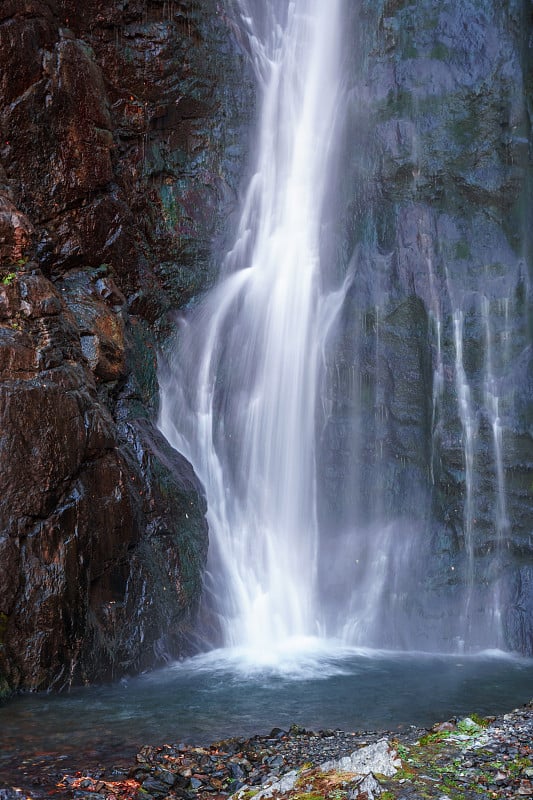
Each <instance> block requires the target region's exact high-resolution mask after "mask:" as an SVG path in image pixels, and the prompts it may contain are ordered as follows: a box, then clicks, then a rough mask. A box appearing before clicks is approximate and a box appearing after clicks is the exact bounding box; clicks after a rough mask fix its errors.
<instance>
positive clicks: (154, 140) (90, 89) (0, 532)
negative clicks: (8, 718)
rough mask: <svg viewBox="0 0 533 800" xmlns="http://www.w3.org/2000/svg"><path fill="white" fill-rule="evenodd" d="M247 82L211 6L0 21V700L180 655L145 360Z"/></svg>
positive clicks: (226, 195) (191, 579)
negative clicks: (0, 696)
mask: <svg viewBox="0 0 533 800" xmlns="http://www.w3.org/2000/svg"><path fill="white" fill-rule="evenodd" d="M251 85H252V84H251V77H250V75H249V72H248V68H247V62H246V59H245V55H244V53H243V52H242V51H241V50H240V47H239V45H238V44H237V40H236V37H235V36H234V33H233V32H232V29H231V26H230V23H229V21H228V19H227V18H226V17H225V15H224V13H223V12H222V10H221V8H220V7H219V6H218V4H217V3H215V2H214V0H213V2H211V0H208V1H207V2H205V1H204V2H194V0H190V1H189V0H183V2H167V1H166V0H160V2H158V0H153V1H152V0H149V2H140V1H134V2H127V0H121V1H120V2H116V1H115V0H113V2H111V0H102V1H100V0H88V1H87V2H85V3H83V4H82V5H80V4H79V3H77V2H70V1H69V0H7V2H4V3H2V8H1V10H0V128H1V141H0V257H1V267H0V459H1V464H2V492H1V495H0V587H1V593H0V692H1V691H4V692H5V691H9V690H12V689H16V688H31V689H44V688H48V687H54V688H61V687H63V686H65V685H68V684H69V683H70V682H72V681H75V682H80V681H92V680H98V679H105V678H115V677H118V676H119V675H121V674H124V673H131V672H137V671H139V670H141V669H143V668H145V667H148V666H153V665H154V664H158V663H159V664H161V663H164V662H165V661H166V660H168V659H169V658H171V657H177V656H180V655H184V654H186V653H187V652H190V650H191V647H192V646H193V642H194V636H195V634H194V618H195V613H196V609H197V606H198V600H199V596H200V593H201V583H202V571H203V568H204V564H205V557H206V552H207V525H206V521H205V510H206V506H205V497H204V492H203V488H202V486H201V485H200V483H199V481H198V479H197V478H196V476H195V475H194V473H193V470H192V468H191V466H190V464H188V463H187V462H186V460H185V459H184V458H182V457H181V456H179V455H178V454H177V453H175V452H174V451H172V450H171V448H170V447H169V446H168V445H167V444H166V442H165V441H164V440H163V438H162V437H161V435H160V434H159V432H158V431H157V429H156V428H155V426H154V419H155V418H156V415H157V377H156V370H157V349H158V346H159V344H160V343H161V341H163V340H164V338H165V336H166V335H167V333H168V332H169V331H170V330H171V328H172V317H171V313H170V312H171V310H173V309H176V308H178V307H179V306H180V305H183V304H184V303H186V302H187V301H188V300H189V299H190V298H191V297H192V296H193V295H194V294H196V293H197V292H199V291H200V290H201V289H202V288H204V287H205V286H206V285H208V284H209V283H210V281H211V280H212V275H211V267H210V263H211V262H210V260H211V253H212V252H213V249H217V247H218V248H221V247H223V241H224V236H225V231H226V230H227V229H228V218H229V217H230V215H231V213H232V211H233V209H234V205H235V203H236V197H237V187H238V184H239V176H240V174H241V172H242V163H243V157H244V146H245V144H246V142H247V134H246V125H247V123H248V120H249V118H250V115H251V114H252V113H253V102H252V97H253V95H252V92H251ZM243 143H244V144H243Z"/></svg>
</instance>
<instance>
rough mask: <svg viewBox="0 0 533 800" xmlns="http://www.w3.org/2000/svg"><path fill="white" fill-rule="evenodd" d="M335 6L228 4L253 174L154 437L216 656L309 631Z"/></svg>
mask: <svg viewBox="0 0 533 800" xmlns="http://www.w3.org/2000/svg"><path fill="white" fill-rule="evenodd" d="M341 2H342V0H328V2H327V3H325V2H324V0H290V2H287V0H239V2H238V10H239V15H240V24H241V26H242V27H243V28H244V29H245V30H246V33H247V37H248V41H249V42H250V46H251V48H252V54H253V59H254V66H255V70H256V73H257V79H258V83H259V89H260V97H261V107H260V109H261V110H260V121H259V126H258V132H257V144H256V164H255V169H254V173H253V176H252V178H251V180H250V183H249V186H248V189H247V192H246V195H245V198H244V203H243V208H242V214H241V218H240V223H239V226H238V231H237V236H236V240H235V244H234V246H233V248H232V250H231V251H230V252H229V253H228V255H227V257H226V259H225V262H224V264H223V269H222V276H221V279H220V281H219V283H218V285H217V286H216V287H215V288H214V289H213V290H212V292H210V293H209V294H208V295H207V296H206V297H205V299H204V300H203V301H202V302H201V304H200V305H199V306H198V307H196V308H195V309H194V310H193V311H192V312H191V313H189V314H188V315H187V316H185V317H184V318H183V319H182V320H181V322H180V325H179V330H178V343H177V346H176V354H175V357H174V360H173V363H172V365H171V369H170V370H169V371H168V373H167V374H166V376H162V378H161V416H160V427H161V430H162V431H163V433H164V434H165V435H166V437H167V438H168V440H169V441H170V442H171V443H172V444H173V445H174V446H175V447H176V448H177V449H179V450H180V451H181V452H183V453H184V454H185V455H186V456H187V457H188V458H189V459H190V460H191V462H192V463H193V465H194V467H195V469H196V471H197V473H198V474H199V476H200V478H201V480H202V481H203V483H204V486H205V488H206V494H207V498H208V509H209V510H208V521H209V527H210V536H211V543H210V556H209V558H210V563H209V570H210V572H211V574H212V575H213V576H214V577H213V592H214V595H215V604H216V608H217V611H218V613H219V616H220V620H221V623H220V624H221V627H222V633H223V639H224V643H225V644H226V645H233V646H235V645H241V644H242V645H247V646H254V647H257V648H263V649H266V648H268V647H269V646H271V645H272V644H273V643H276V642H279V641H280V640H283V639H287V638H288V637H302V636H309V635H313V634H316V633H318V632H319V628H320V619H319V614H318V611H317V609H318V607H319V606H318V603H317V602H316V592H317V586H316V583H317V552H318V523H317V509H316V452H315V451H316V444H315V441H316V437H315V427H316V415H317V408H316V406H317V386H318V384H319V380H320V373H321V370H322V367H323V356H322V354H323V350H324V347H325V343H326V339H327V336H328V331H329V329H330V327H331V325H332V323H333V321H334V319H335V316H336V314H337V313H338V310H339V309H340V307H341V304H342V300H343V297H344V287H341V288H339V289H337V290H336V291H326V290H325V289H324V285H330V283H331V281H328V282H325V281H324V275H323V272H324V265H323V264H322V258H321V249H322V213H323V206H324V203H325V197H326V192H327V188H328V186H327V178H328V174H329V173H330V171H331V169H332V166H333V162H334V159H335V142H336V138H335V135H336V130H337V127H338V123H339V114H340V108H341V103H340V96H341V80H340V73H341V70H340V66H341V65H340V41H339V40H340V24H341Z"/></svg>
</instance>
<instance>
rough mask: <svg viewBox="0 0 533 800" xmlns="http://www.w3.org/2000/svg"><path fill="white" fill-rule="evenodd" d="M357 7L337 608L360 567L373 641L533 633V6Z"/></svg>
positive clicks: (333, 361) (342, 189)
mask: <svg viewBox="0 0 533 800" xmlns="http://www.w3.org/2000/svg"><path fill="white" fill-rule="evenodd" d="M350 15H351V20H350V23H349V24H348V23H347V26H346V30H347V31H349V34H348V35H349V36H350V37H351V47H350V52H351V53H352V54H353V58H352V75H353V83H352V85H351V86H350V93H349V97H350V111H349V119H348V122H347V126H346V135H345V141H344V143H343V154H342V158H341V159H340V162H341V164H342V167H343V172H342V174H340V175H339V176H337V183H336V191H337V194H338V197H339V201H338V203H337V204H335V203H334V204H333V214H332V221H331V225H332V226H334V225H335V224H336V226H337V228H336V229H337V231H338V237H339V239H340V240H342V242H343V247H344V252H346V253H347V256H346V258H345V263H346V268H347V271H349V272H351V274H352V284H351V289H350V291H349V296H348V299H347V302H346V305H345V308H344V310H343V322H342V325H341V330H340V333H339V336H338V341H337V342H336V343H334V344H332V347H331V353H330V354H329V357H328V364H327V384H328V385H329V387H330V388H329V390H328V392H329V394H328V397H327V398H326V399H327V403H326V404H325V407H326V408H327V409H328V411H327V414H326V416H325V418H324V420H323V430H324V435H323V442H322V464H321V471H322V472H323V474H324V475H325V476H326V479H327V480H326V486H325V489H324V491H323V493H322V525H323V527H324V528H325V529H332V530H333V531H335V530H337V531H340V533H339V534H337V536H339V537H341V536H342V537H344V538H338V539H337V542H336V544H335V540H334V541H333V545H332V540H331V538H330V539H329V540H328V546H327V548H325V551H324V555H323V575H324V577H323V584H324V585H325V587H326V589H327V591H328V592H329V595H330V598H331V602H332V606H333V607H336V605H337V604H338V597H339V596H341V597H342V596H344V597H345V596H346V593H350V592H351V591H352V587H353V584H354V583H355V584H357V586H358V587H359V590H360V591H359V594H358V596H356V597H355V600H354V603H355V606H354V608H356V614H355V616H358V618H359V620H360V621H362V622H361V639H362V640H366V641H368V638H370V639H372V638H373V639H374V641H375V643H377V644H388V645H390V644H392V643H396V644H397V645H400V646H434V643H435V641H437V642H440V643H441V646H442V645H444V646H445V647H452V648H453V647H456V646H458V645H461V642H460V641H459V640H460V639H463V640H464V641H465V642H466V646H468V645H472V646H474V647H476V646H480V647H483V646H487V644H488V643H494V642H495V641H498V642H499V644H500V645H501V646H504V647H510V648H512V649H517V650H521V651H523V652H528V653H531V652H533V629H532V627H531V620H532V619H533V605H532V593H531V586H532V576H533V549H532V540H531V531H532V529H533V507H532V504H531V498H532V494H531V486H532V477H533V442H532V436H533V430H532V428H531V420H532V418H533V417H532V410H533V409H532V405H531V397H532V383H531V381H532V376H533V362H532V349H531V319H530V309H531V299H532V297H531V291H532V289H531V287H532V285H533V283H532V274H533V273H532V263H533V261H532V259H533V251H532V239H531V225H530V224H529V222H528V213H529V209H530V206H531V199H532V196H533V195H532V191H533V175H532V168H531V146H532V145H531V86H530V82H529V77H528V76H530V74H531V49H528V43H527V36H528V35H529V34H528V33H526V32H527V31H529V30H530V24H531V19H530V10H528V9H527V8H526V4H523V3H521V2H511V3H507V2H505V3H504V2H501V1H500V0H491V2H488V3H487V2H477V0H460V1H459V2H443V3H438V4H435V3H433V2H430V1H429V0H428V2H425V0H423V1H422V2H418V3H409V2H400V1H398V2H390V1H389V0H382V2H377V3H374V2H366V0H363V1H362V2H361V3H360V4H353V7H351V11H350ZM335 218H336V220H337V221H336V222H335ZM528 309H529V311H528ZM339 487H343V488H341V489H340V490H339ZM332 521H333V524H332ZM343 532H344V533H343ZM334 535H335V534H333V536H334ZM369 539H372V540H373V541H374V546H369V545H368V541H369ZM347 541H348V542H349V544H348V545H346V542H347ZM347 547H349V548H351V550H350V551H349V552H347V549H346V548H347ZM335 551H337V552H340V553H341V554H342V555H340V556H338V557H339V558H343V559H345V560H346V559H347V558H351V557H352V556H353V564H354V570H355V572H354V575H352V576H351V578H352V582H351V585H350V586H348V585H347V586H338V585H336V586H335V585H331V586H329V587H328V575H332V574H333V575H334V574H338V570H336V564H335V558H336V555H335ZM372 552H373V553H377V555H376V558H375V560H374V561H372V557H371V555H370V553H372ZM356 564H357V566H355V565H356ZM371 605H372V607H371ZM369 632H370V636H368V634H369ZM454 636H457V637H458V639H457V640H455V641H454V640H453V637H454Z"/></svg>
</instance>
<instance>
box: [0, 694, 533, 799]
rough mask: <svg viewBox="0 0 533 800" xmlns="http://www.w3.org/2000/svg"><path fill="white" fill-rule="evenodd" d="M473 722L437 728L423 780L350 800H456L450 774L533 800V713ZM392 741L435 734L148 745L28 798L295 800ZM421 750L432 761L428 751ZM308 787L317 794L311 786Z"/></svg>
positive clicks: (390, 784) (495, 793)
mask: <svg viewBox="0 0 533 800" xmlns="http://www.w3.org/2000/svg"><path fill="white" fill-rule="evenodd" d="M470 722H472V721H471V720H466V721H465V720H463V721H461V722H459V721H457V720H450V721H448V722H445V723H440V724H438V725H435V726H433V728H432V729H431V731H430V732H431V733H433V734H437V736H438V734H439V733H441V734H442V737H444V738H443V739H442V742H443V746H442V748H441V749H439V750H438V752H437V754H436V755H435V754H434V757H433V760H431V759H427V760H426V761H425V762H424V763H423V764H422V765H421V767H420V768H419V769H418V772H417V774H416V776H415V775H413V776H412V775H410V774H408V775H407V777H406V776H405V773H402V774H400V776H399V777H397V778H395V777H394V775H391V777H389V778H385V777H382V776H381V775H378V776H377V778H376V776H372V779H370V778H369V780H368V782H367V784H366V785H365V789H366V788H368V791H366V792H365V791H362V790H363V784H362V782H361V780H360V779H358V782H357V781H355V782H353V783H352V785H351V787H350V786H348V787H347V789H346V791H345V792H344V794H343V798H347V797H348V794H349V795H350V798H352V800H357V799H358V796H361V797H363V796H364V795H365V794H366V795H367V797H370V795H371V794H372V796H374V797H379V792H380V791H381V789H383V790H384V791H385V790H386V791H390V792H391V795H390V796H391V797H394V798H395V800H419V799H420V798H426V800H449V797H450V795H451V796H453V797H455V796H456V792H455V793H454V792H452V791H450V792H449V794H447V792H446V791H444V790H446V789H448V787H447V786H444V785H443V780H442V776H443V774H445V773H446V770H450V769H453V777H454V780H455V782H456V786H457V787H459V786H460V787H461V789H460V791H461V795H460V796H461V798H464V800H479V798H480V797H483V798H487V799H488V800H492V798H501V800H511V799H512V798H533V783H532V779H533V761H532V759H533V704H529V705H527V706H524V707H523V708H521V709H517V710H515V711H513V712H512V713H509V714H505V715H504V716H502V717H499V718H491V723H490V724H489V725H488V727H486V728H483V727H480V726H479V725H476V723H475V722H472V726H473V728H472V730H473V731H474V732H473V733H472V735H469V734H468V733H465V732H464V730H465V726H468V725H469V724H470ZM384 733H385V735H387V736H388V737H389V739H393V740H394V741H395V742H397V743H398V744H399V745H402V746H403V750H404V751H407V752H409V753H410V752H413V751H415V750H416V749H417V745H416V744H415V743H416V742H417V741H418V740H420V738H421V737H422V736H423V735H424V734H425V733H427V731H423V730H419V729H416V728H414V727H412V728H411V729H410V730H409V731H407V732H406V733H405V732H403V733H401V734H397V733H396V734H392V733H390V732H383V731H381V732H369V731H361V732H359V733H346V732H343V731H339V730H323V731H318V732H314V731H308V730H305V729H304V728H302V727H301V726H295V725H293V726H292V727H291V728H290V729H289V730H283V729H281V728H274V729H273V730H272V731H271V732H270V733H269V734H267V735H266V736H259V735H258V736H253V737H251V738H248V739H242V738H232V739H226V740H223V741H219V742H215V743H214V744H211V745H209V746H205V747H196V746H193V745H188V744H184V743H177V744H163V745H159V746H152V745H146V746H145V747H143V748H142V749H141V750H140V751H139V753H138V754H137V756H136V763H135V764H134V765H133V766H132V767H131V769H130V770H129V772H127V771H126V772H124V771H118V772H117V771H116V770H113V769H110V770H108V771H107V773H106V772H105V771H104V770H101V771H100V772H99V773H98V774H92V775H90V774H89V775H88V774H81V773H78V774H77V775H76V776H71V775H70V776H69V775H66V776H64V777H61V778H60V779H59V780H58V782H56V784H55V785H54V787H53V791H51V787H50V786H49V787H48V789H49V790H48V791H46V786H45V785H44V784H43V786H42V787H41V788H42V791H39V792H37V793H35V794H32V793H29V792H26V793H25V794H24V795H23V796H24V797H36V798H38V797H44V796H46V795H50V794H53V795H54V796H55V797H56V798H61V797H65V798H73V797H74V798H76V800H109V798H114V800H141V798H142V800H162V799H163V798H164V799H165V800H227V798H230V797H231V796H232V795H233V794H235V793H236V792H238V791H239V790H240V789H242V790H243V793H242V795H241V796H242V797H243V798H245V799H246V800H248V798H250V797H251V795H250V792H251V791H255V790H256V789H257V790H259V789H260V788H261V787H263V789H264V790H265V791H264V794H263V796H264V797H267V796H269V795H268V787H269V786H270V787H271V786H273V785H274V786H275V787H276V788H275V791H274V796H275V797H276V798H282V797H283V796H284V795H285V796H288V797H292V796H291V791H292V795H294V792H295V791H296V789H294V788H293V789H292V790H291V788H290V786H291V782H292V786H293V787H294V776H295V775H300V774H302V773H303V774H304V775H307V772H309V774H310V775H311V776H312V774H313V772H314V771H316V769H317V768H318V765H323V764H324V763H325V762H328V761H329V762H332V761H333V762H337V763H339V762H340V761H341V760H342V759H344V758H346V757H347V756H350V755H351V754H353V753H354V752H355V751H357V750H359V749H361V748H363V747H368V746H369V745H372V746H377V747H378V748H379V747H380V746H381V745H380V744H379V741H380V740H382V739H383V737H384ZM418 747H419V748H420V752H421V753H422V754H423V752H424V751H423V747H422V746H421V745H419V746H418ZM354 763H355V762H354ZM394 764H395V766H396V761H395V762H394ZM398 766H401V765H400V764H398ZM407 766H408V765H407ZM369 774H370V775H372V773H369ZM276 781H277V783H276ZM309 781H310V782H309V786H310V787H312V780H311V778H310V779H309ZM373 781H377V783H378V786H376V785H375V784H374V782H373ZM380 783H381V784H382V786H381V787H380V786H379V784H380ZM358 786H359V789H358ZM305 788H306V790H307V786H306V787H305ZM299 791H301V790H299ZM20 797H21V794H20V793H19V792H17V791H16V790H14V789H9V788H5V789H0V800H15V798H16V799H17V800H20ZM332 797H333V795H332ZM235 800H237V797H236V798H235Z"/></svg>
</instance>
